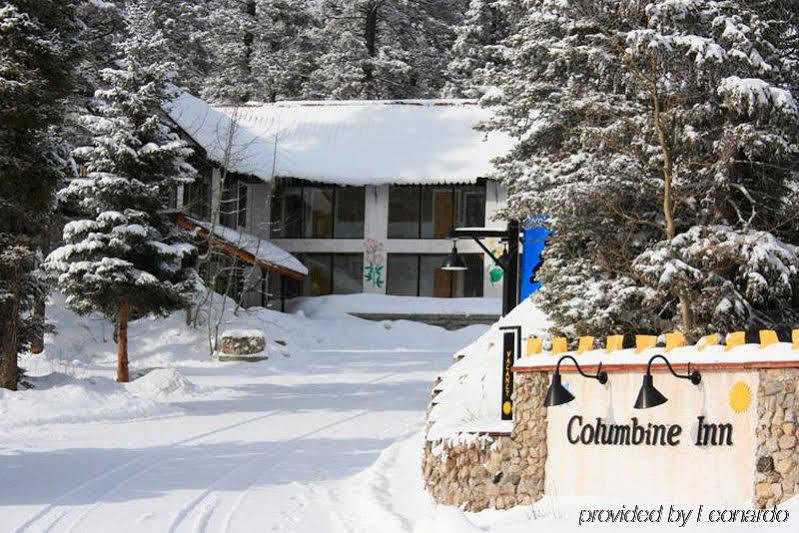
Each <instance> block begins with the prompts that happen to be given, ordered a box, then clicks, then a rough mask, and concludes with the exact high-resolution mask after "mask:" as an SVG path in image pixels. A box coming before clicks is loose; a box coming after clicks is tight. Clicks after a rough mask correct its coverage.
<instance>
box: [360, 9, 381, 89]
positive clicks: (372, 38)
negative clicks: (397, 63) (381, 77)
mask: <svg viewBox="0 0 799 533" xmlns="http://www.w3.org/2000/svg"><path fill="white" fill-rule="evenodd" d="M377 8H378V6H377V3H376V2H370V3H369V4H367V6H366V19H365V20H364V28H363V38H364V42H365V44H366V51H367V53H368V54H369V57H375V56H376V55H377ZM363 74H364V80H365V81H367V82H370V81H372V78H373V76H374V65H372V64H371V63H368V62H367V63H365V64H364V65H363Z"/></svg>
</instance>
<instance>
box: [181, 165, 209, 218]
mask: <svg viewBox="0 0 799 533" xmlns="http://www.w3.org/2000/svg"><path fill="white" fill-rule="evenodd" d="M183 207H184V209H186V211H187V212H188V213H189V214H190V215H193V216H194V217H196V218H199V219H200V220H209V219H210V218H211V178H210V176H208V175H207V174H203V175H199V176H197V177H196V178H195V179H194V181H193V182H192V183H189V184H187V185H184V187H183Z"/></svg>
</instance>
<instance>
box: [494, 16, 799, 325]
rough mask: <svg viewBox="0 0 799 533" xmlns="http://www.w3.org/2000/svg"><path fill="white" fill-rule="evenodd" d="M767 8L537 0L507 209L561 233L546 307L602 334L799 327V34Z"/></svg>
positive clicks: (559, 318)
mask: <svg viewBox="0 0 799 533" xmlns="http://www.w3.org/2000/svg"><path fill="white" fill-rule="evenodd" d="M763 6H764V3H763V2H731V1H709V0H686V1H682V2H673V1H666V0H663V1H657V2H644V1H641V2H620V1H609V0H603V1H597V2H568V3H566V2H564V3H553V2H547V1H534V2H530V3H529V4H528V12H527V13H526V15H525V18H524V20H523V21H522V24H521V29H520V31H519V33H518V34H517V35H515V36H513V37H511V38H509V39H508V42H507V44H508V46H509V49H510V53H509V54H508V57H507V59H508V61H509V63H508V65H507V66H506V67H505V68H503V70H502V72H501V75H499V76H497V78H496V80H495V81H496V85H497V87H496V89H494V90H492V91H490V92H489V93H488V94H487V95H486V96H484V97H483V101H484V102H485V103H486V104H487V105H493V106H495V109H496V111H497V115H496V118H495V120H493V121H492V122H491V123H490V124H487V125H485V127H488V128H492V127H493V128H500V129H503V130H505V131H506V132H508V133H510V134H511V135H513V136H514V137H516V138H517V139H518V142H517V144H516V146H515V148H514V149H513V150H512V152H511V153H510V154H509V155H508V156H507V157H504V158H503V159H502V160H501V161H500V162H499V167H498V175H499V176H502V177H503V178H504V180H505V182H506V184H507V185H508V188H509V208H508V214H509V215H513V216H519V217H525V216H528V215H532V214H536V215H546V216H547V217H549V218H548V220H549V223H550V224H551V225H552V228H553V229H554V235H553V237H552V239H551V243H550V244H551V245H550V246H549V248H548V249H547V250H546V252H545V262H544V264H543V266H542V268H541V269H540V271H539V274H540V277H541V278H542V280H543V281H544V289H543V290H542V291H541V293H540V295H539V298H540V301H541V303H542V305H543V306H544V308H545V309H546V310H547V311H548V312H549V313H550V314H551V316H552V317H553V318H554V320H555V321H556V324H557V327H558V329H560V330H562V331H565V332H568V333H571V334H588V335H604V334H608V333H613V332H622V331H625V332H629V331H631V330H638V331H651V332H658V331H664V330H667V329H670V328H678V329H680V330H682V331H683V332H684V333H686V335H687V336H688V337H689V338H691V337H693V338H695V337H696V336H697V335H700V334H702V333H705V332H709V331H712V330H719V331H730V330H734V329H738V328H745V327H754V326H757V327H763V326H775V325H779V324H783V323H795V321H796V319H797V318H799V301H797V298H796V295H797V294H799V290H798V289H799V257H797V248H796V247H795V246H794V245H795V244H797V243H798V242H799V241H798V240H797V234H796V231H795V230H794V226H795V224H794V222H793V221H794V220H795V217H796V214H795V213H796V212H797V208H798V207H799V203H798V201H797V192H796V191H797V188H796V181H797V174H796V161H797V142H798V141H799V128H798V127H797V121H798V118H797V115H798V114H799V110H798V109H797V102H796V100H795V98H794V94H793V93H792V90H795V85H793V86H792V84H795V80H796V79H797V65H796V62H795V61H791V60H790V58H789V56H788V55H787V54H785V53H783V51H782V49H781V47H782V46H783V44H782V42H783V40H784V39H785V38H787V37H788V36H795V35H797V31H798V30H799V29H798V28H797V27H796V26H795V25H790V24H786V23H785V21H784V20H782V21H781V20H778V19H776V18H774V17H772V16H770V14H769V13H768V12H767V11H766V10H764V8H763Z"/></svg>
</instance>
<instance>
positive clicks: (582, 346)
mask: <svg viewBox="0 0 799 533" xmlns="http://www.w3.org/2000/svg"><path fill="white" fill-rule="evenodd" d="M593 349H594V338H593V337H580V341H579V342H578V343H577V353H578V354H584V353H585V352H589V351H591V350H593Z"/></svg>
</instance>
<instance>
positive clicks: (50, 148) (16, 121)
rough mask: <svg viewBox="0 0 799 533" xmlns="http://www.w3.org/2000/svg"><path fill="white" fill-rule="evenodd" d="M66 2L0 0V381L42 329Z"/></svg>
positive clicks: (13, 380)
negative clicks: (39, 314)
mask: <svg viewBox="0 0 799 533" xmlns="http://www.w3.org/2000/svg"><path fill="white" fill-rule="evenodd" d="M78 3H79V2H78V1H77V0H76V1H71V0H15V1H13V2H3V3H0V123H2V127H0V387H5V388H9V389H16V387H17V379H18V367H17V353H18V352H19V350H20V349H23V348H25V347H26V346H27V344H28V343H29V342H30V341H31V340H32V339H33V337H34V336H35V333H36V332H37V331H38V330H40V328H41V327H42V324H41V320H39V319H38V318H36V317H33V316H31V315H30V310H31V307H32V305H33V300H34V297H36V296H39V295H40V294H41V292H42V291H43V290H44V287H43V285H42V283H41V280H40V279H39V276H38V274H37V270H36V269H37V267H38V262H39V255H40V254H39V253H38V248H39V246H40V237H41V235H42V233H43V232H44V230H45V228H46V226H47V221H48V218H49V217H50V215H51V213H52V207H53V193H54V191H55V189H56V187H57V186H58V184H59V181H60V180H61V179H62V177H63V175H64V174H63V173H64V170H65V169H64V165H63V161H62V160H60V159H59V157H58V153H59V152H60V147H59V137H58V135H57V130H58V128H59V127H60V126H61V124H62V122H63V118H64V101H65V99H66V98H67V96H68V95H69V93H70V92H71V90H72V88H73V81H74V75H75V66H76V60H77V58H78V56H79V52H80V47H79V46H78V43H77V39H76V36H77V34H78V32H79V30H80V23H79V21H78V19H77V18H76V5H77V4H78Z"/></svg>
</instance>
